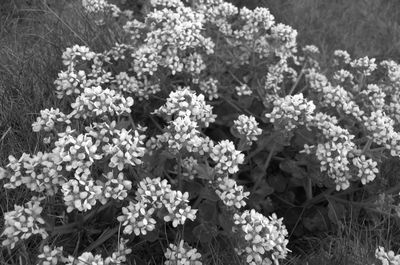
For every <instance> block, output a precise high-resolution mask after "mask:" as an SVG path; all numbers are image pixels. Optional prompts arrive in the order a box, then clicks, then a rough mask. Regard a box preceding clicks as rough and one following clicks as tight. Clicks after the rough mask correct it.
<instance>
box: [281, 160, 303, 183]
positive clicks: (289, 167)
mask: <svg viewBox="0 0 400 265" xmlns="http://www.w3.org/2000/svg"><path fill="white" fill-rule="evenodd" d="M279 168H280V169H281V170H282V171H283V172H286V173H289V174H290V175H292V176H293V177H295V178H299V179H302V178H305V177H307V172H306V171H305V170H304V168H302V167H299V166H298V165H297V162H296V161H294V160H291V159H286V160H284V161H282V162H280V163H279Z"/></svg>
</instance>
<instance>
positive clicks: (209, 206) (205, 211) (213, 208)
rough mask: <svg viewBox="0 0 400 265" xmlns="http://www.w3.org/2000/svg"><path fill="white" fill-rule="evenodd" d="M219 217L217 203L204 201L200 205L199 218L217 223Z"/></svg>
mask: <svg viewBox="0 0 400 265" xmlns="http://www.w3.org/2000/svg"><path fill="white" fill-rule="evenodd" d="M217 215H218V209H217V203H216V202H212V201H208V200H203V201H202V202H201V203H200V205H199V216H200V218H201V219H203V220H205V221H207V222H213V223H216V221H217Z"/></svg>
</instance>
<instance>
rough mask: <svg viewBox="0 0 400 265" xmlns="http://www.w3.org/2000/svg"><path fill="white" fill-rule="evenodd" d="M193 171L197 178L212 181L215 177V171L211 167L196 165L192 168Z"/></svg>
mask: <svg viewBox="0 0 400 265" xmlns="http://www.w3.org/2000/svg"><path fill="white" fill-rule="evenodd" d="M194 168H195V170H196V171H197V172H198V176H197V177H198V178H201V179H206V180H213V179H214V177H215V171H214V169H213V168H212V167H210V166H209V165H206V164H198V165H195V166H194Z"/></svg>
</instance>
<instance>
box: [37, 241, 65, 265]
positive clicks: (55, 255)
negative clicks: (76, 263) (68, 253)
mask: <svg viewBox="0 0 400 265" xmlns="http://www.w3.org/2000/svg"><path fill="white" fill-rule="evenodd" d="M66 261H67V259H66V258H65V257H64V255H63V247H54V248H51V247H50V246H48V245H45V246H44V247H43V251H42V253H40V254H39V255H38V261H37V265H58V264H60V262H63V263H65V262H66Z"/></svg>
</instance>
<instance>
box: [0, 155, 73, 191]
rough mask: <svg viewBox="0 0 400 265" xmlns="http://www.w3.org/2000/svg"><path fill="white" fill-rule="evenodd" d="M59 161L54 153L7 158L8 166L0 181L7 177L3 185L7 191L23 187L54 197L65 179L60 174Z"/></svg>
mask: <svg viewBox="0 0 400 265" xmlns="http://www.w3.org/2000/svg"><path fill="white" fill-rule="evenodd" d="M60 163H61V159H60V157H59V155H57V154H55V153H42V152H38V153H36V154H35V155H28V154H26V153H24V154H22V156H21V157H20V158H19V159H16V158H15V157H13V156H9V164H8V165H7V166H6V168H5V169H4V170H5V173H6V174H3V175H1V176H0V179H2V178H4V177H7V178H8V182H7V183H5V184H4V187H5V188H7V189H15V188H17V187H19V186H21V185H25V186H26V187H27V188H28V189H29V190H31V191H36V192H46V193H47V195H50V196H51V195H54V194H55V193H56V192H57V190H58V188H59V187H60V186H61V185H63V184H64V182H65V178H64V177H63V176H62V175H61V174H60V172H59V171H60V170H61V168H62V167H61V166H60Z"/></svg>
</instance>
